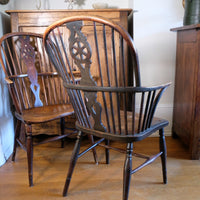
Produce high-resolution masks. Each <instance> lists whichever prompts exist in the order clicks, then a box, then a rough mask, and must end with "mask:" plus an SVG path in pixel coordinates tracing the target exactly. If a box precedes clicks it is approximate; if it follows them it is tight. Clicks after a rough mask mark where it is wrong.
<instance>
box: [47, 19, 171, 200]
mask: <svg viewBox="0 0 200 200" xmlns="http://www.w3.org/2000/svg"><path fill="white" fill-rule="evenodd" d="M44 42H45V48H46V50H47V53H48V55H49V57H50V58H51V61H52V62H53V64H54V66H55V68H56V70H57V71H58V73H59V75H60V76H61V77H62V79H63V83H64V86H65V87H66V89H67V92H68V94H69V97H70V99H71V102H72V105H73V107H74V111H75V113H76V116H77V121H76V128H77V129H78V130H79V134H78V136H77V141H76V144H75V147H74V151H73V153H72V158H71V162H70V166H69V170H68V175H67V178H66V182H65V186H64V190H63V196H66V195H67V193H68V189H69V185H70V181H71V177H72V173H73V171H74V167H75V165H76V162H77V159H78V158H79V157H80V156H82V155H83V154H84V153H86V152H87V151H88V150H90V149H92V148H95V147H96V146H97V145H99V146H103V147H105V149H106V163H109V149H113V150H118V151H119V152H122V153H125V154H126V158H125V163H124V175H123V200H127V199H128V194H129V185H130V179H131V175H132V174H133V173H135V172H137V171H138V170H139V169H141V168H142V167H144V166H146V165H148V164H150V163H152V162H153V161H154V160H155V159H156V158H158V157H159V156H161V161H162V171H163V182H164V183H167V170H166V145H165V137H164V127H166V126H167V125H168V121H167V120H164V119H160V118H156V117H154V113H155V111H156V106H157V104H158V102H159V100H160V98H161V96H162V94H163V92H164V91H165V89H166V88H167V87H168V86H169V84H165V85H160V86H156V87H141V83H140V73H139V62H138V57H137V53H136V50H135V47H134V43H133V41H132V39H131V37H130V36H129V34H128V33H127V32H126V30H124V29H123V28H122V27H121V26H120V25H118V24H116V23H114V22H112V21H110V20H106V19H103V18H99V17H95V16H75V17H68V18H65V19H62V20H60V21H57V22H55V23H54V24H52V25H51V26H49V27H48V28H47V29H46V31H45V34H44ZM63 52H64V53H63ZM128 54H129V55H130V58H131V62H128V56H127V55H128ZM131 64H132V68H133V74H132V75H133V79H132V80H133V82H132V85H130V82H128V81H127V77H128V73H129V72H128V70H127V69H128V65H129V66H130V65H131ZM74 70H76V71H80V74H81V78H80V82H79V84H77V83H76V81H75V80H76V78H75V77H74V76H73V71H74ZM129 76H131V74H129ZM127 102H131V106H130V107H128V106H127ZM156 131H159V134H160V140H159V141H160V149H159V150H158V153H157V154H156V155H153V156H150V157H147V156H144V155H140V154H136V153H134V152H133V143H134V142H138V141H141V140H143V139H145V138H146V137H148V136H150V135H151V134H153V133H155V132H156ZM83 133H84V134H85V133H86V134H88V135H92V136H95V138H97V140H96V141H95V142H96V143H95V144H94V145H92V146H91V147H90V148H89V149H88V150H85V151H83V152H80V145H81V140H82V137H83ZM103 141H105V143H102V142H103ZM111 141H118V142H123V143H126V144H127V149H126V150H123V149H118V148H113V147H112V143H111ZM132 156H139V157H141V158H144V159H145V161H144V163H143V164H142V165H140V166H138V167H137V168H135V169H132Z"/></svg>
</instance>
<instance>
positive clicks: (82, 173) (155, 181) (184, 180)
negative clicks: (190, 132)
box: [0, 137, 200, 200]
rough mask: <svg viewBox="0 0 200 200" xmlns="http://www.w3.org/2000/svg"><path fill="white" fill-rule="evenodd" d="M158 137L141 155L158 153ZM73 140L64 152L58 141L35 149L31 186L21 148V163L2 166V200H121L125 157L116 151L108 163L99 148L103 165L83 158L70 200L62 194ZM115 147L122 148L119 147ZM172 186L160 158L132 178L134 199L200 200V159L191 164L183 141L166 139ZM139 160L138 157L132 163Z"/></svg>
mask: <svg viewBox="0 0 200 200" xmlns="http://www.w3.org/2000/svg"><path fill="white" fill-rule="evenodd" d="M157 140H158V138H149V139H146V140H144V141H143V142H140V143H136V145H135V151H136V152H142V153H145V152H150V153H154V152H156V150H157V148H158V145H157ZM83 144H84V146H86V144H87V141H86V140H85V141H83ZM73 145H74V141H70V142H69V141H68V142H66V145H65V148H64V149H62V148H60V143H58V142H54V143H50V144H45V145H41V146H37V147H35V151H34V186H33V187H31V188H30V187H28V178H27V162H26V153H25V152H24V151H23V150H22V149H20V148H18V152H17V157H16V162H12V161H10V160H8V162H7V163H6V164H5V165H4V166H2V167H1V168H0V199H2V200H3V199H6V200H25V199H26V200H65V199H66V200H121V199H122V198H121V196H122V174H123V162H124V154H119V153H117V152H114V151H111V152H110V153H111V154H110V164H109V165H106V164H105V156H104V151H103V149H102V148H101V147H99V148H98V156H99V161H100V164H99V165H95V164H94V161H93V157H92V153H91V152H89V153H87V154H86V155H84V156H83V157H81V158H80V159H79V160H78V163H77V165H76V168H75V172H74V174H73V177H72V182H71V185H70V188H69V194H68V196H67V197H62V190H63V186H64V181H65V177H66V173H67V169H68V165H69V160H70V156H71V152H72V149H73ZM115 145H119V144H117V143H115ZM167 148H168V165H167V166H168V184H167V185H164V184H162V173H161V164H160V159H157V160H156V161H155V162H154V163H153V164H151V165H149V166H147V167H145V168H143V169H142V170H141V171H139V172H137V173H136V174H134V175H133V176H132V181H131V187H130V198H129V199H130V200H133V199H134V200H161V199H162V200H199V199H200V161H198V160H196V161H195V160H189V154H188V152H187V150H186V149H185V148H184V147H183V146H182V144H181V143H180V141H179V140H177V139H176V140H175V139H172V138H171V137H167ZM139 162H140V160H139V159H138V158H134V160H133V164H134V165H135V164H138V163H139Z"/></svg>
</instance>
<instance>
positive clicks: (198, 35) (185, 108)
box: [171, 24, 200, 159]
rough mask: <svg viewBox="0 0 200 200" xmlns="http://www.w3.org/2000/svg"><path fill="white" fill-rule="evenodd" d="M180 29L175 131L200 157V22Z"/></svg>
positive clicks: (173, 131)
mask: <svg viewBox="0 0 200 200" xmlns="http://www.w3.org/2000/svg"><path fill="white" fill-rule="evenodd" d="M171 31H176V32H177V50H176V74H175V94H174V111H173V124H172V133H173V135H174V136H179V137H180V138H181V140H182V141H183V143H184V144H185V145H187V146H188V148H189V151H190V155H191V159H199V158H200V24H198V25H189V26H183V27H179V28H174V29H171Z"/></svg>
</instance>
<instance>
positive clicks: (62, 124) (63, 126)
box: [60, 117, 65, 148]
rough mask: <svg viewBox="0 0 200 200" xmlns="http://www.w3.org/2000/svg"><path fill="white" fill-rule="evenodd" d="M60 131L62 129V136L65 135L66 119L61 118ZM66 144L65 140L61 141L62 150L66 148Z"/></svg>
mask: <svg viewBox="0 0 200 200" xmlns="http://www.w3.org/2000/svg"><path fill="white" fill-rule="evenodd" d="M60 129H61V135H64V134H65V118H64V117H61V118H60ZM64 143H65V139H64V138H63V139H61V148H64Z"/></svg>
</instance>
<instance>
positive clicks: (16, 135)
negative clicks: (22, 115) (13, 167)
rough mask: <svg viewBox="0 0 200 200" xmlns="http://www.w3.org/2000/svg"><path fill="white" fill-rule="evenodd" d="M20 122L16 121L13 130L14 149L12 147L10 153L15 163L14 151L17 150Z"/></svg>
mask: <svg viewBox="0 0 200 200" xmlns="http://www.w3.org/2000/svg"><path fill="white" fill-rule="evenodd" d="M21 124H22V123H21V121H20V120H17V125H16V128H15V139H14V147H13V153H12V161H15V155H16V149H17V139H18V138H19V136H20V131H21Z"/></svg>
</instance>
